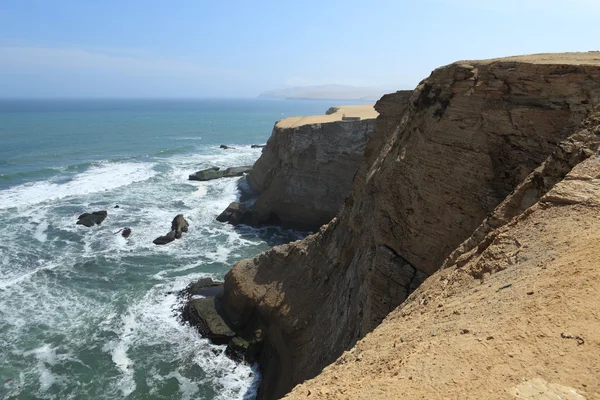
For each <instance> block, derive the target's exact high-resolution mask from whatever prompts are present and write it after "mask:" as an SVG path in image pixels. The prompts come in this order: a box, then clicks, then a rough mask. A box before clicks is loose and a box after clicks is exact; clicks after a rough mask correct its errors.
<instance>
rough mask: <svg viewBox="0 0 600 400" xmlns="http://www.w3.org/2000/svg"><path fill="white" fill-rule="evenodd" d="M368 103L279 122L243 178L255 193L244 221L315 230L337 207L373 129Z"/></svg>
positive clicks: (332, 214) (336, 108) (344, 195)
mask: <svg viewBox="0 0 600 400" xmlns="http://www.w3.org/2000/svg"><path fill="white" fill-rule="evenodd" d="M376 117H377V112H376V111H375V109H373V106H372V105H367V106H345V107H332V108H331V109H330V111H329V112H328V113H327V114H325V115H322V116H312V117H292V118H286V119H284V120H281V121H278V122H277V123H276V124H275V127H274V128H273V133H272V135H271V137H270V138H269V141H268V142H267V145H266V147H265V148H264V150H263V152H262V154H261V156H260V158H259V159H258V160H257V161H256V163H255V164H254V166H253V167H252V170H251V171H250V172H249V174H248V175H247V177H246V179H247V182H248V184H249V186H250V189H251V191H252V192H254V194H257V195H258V197H257V198H256V200H255V201H254V202H253V203H251V204H249V206H248V211H247V213H251V215H252V216H251V218H246V221H245V222H248V223H250V224H261V223H266V222H271V223H273V222H276V223H281V224H282V225H283V226H286V227H291V228H297V229H305V230H313V231H316V230H318V229H319V227H320V226H321V225H323V224H325V223H327V222H329V221H331V219H332V218H333V217H335V215H336V214H337V212H338V211H339V209H340V207H341V205H342V203H343V201H344V199H345V198H346V195H347V194H348V190H349V188H350V183H351V182H352V178H353V177H354V174H355V173H356V171H357V170H358V168H359V167H360V165H361V162H362V157H363V153H364V149H365V144H366V142H367V137H368V136H369V135H370V134H371V133H372V131H373V128H374V127H375V118H376Z"/></svg>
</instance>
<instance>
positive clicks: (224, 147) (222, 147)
mask: <svg viewBox="0 0 600 400" xmlns="http://www.w3.org/2000/svg"><path fill="white" fill-rule="evenodd" d="M219 148H220V149H223V150H229V149H235V147H231V146H226V145H224V144H222V145H220V146H219Z"/></svg>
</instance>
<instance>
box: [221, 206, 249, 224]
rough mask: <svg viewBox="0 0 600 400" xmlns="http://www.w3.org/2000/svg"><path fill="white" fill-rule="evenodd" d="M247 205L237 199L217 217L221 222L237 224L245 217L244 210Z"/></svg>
mask: <svg viewBox="0 0 600 400" xmlns="http://www.w3.org/2000/svg"><path fill="white" fill-rule="evenodd" d="M245 209H246V207H245V206H244V204H240V203H238V202H236V201H234V202H233V203H231V204H229V206H227V208H226V209H225V211H223V212H222V213H221V214H219V216H218V217H217V221H219V222H229V223H230V224H232V225H237V224H239V223H240V221H241V220H242V218H243V217H244V211H245Z"/></svg>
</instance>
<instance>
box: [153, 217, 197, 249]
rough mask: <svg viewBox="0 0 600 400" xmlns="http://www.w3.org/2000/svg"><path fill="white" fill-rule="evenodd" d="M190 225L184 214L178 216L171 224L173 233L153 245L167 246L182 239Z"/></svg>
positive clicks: (157, 239)
mask: <svg viewBox="0 0 600 400" xmlns="http://www.w3.org/2000/svg"><path fill="white" fill-rule="evenodd" d="M189 226H190V225H189V224H188V222H187V221H186V220H185V218H184V217H183V214H178V215H177V216H176V217H175V218H173V222H171V231H170V232H169V233H167V234H166V235H164V236H159V237H157V238H156V239H154V241H153V242H152V243H154V244H167V243H171V242H172V241H173V240H175V239H180V238H181V235H182V234H183V232H187V231H188V227H189Z"/></svg>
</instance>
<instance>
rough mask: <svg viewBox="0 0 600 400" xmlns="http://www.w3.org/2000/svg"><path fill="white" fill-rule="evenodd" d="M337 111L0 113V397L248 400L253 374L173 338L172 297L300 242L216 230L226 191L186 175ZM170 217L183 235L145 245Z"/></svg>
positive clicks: (187, 337) (116, 103) (140, 104)
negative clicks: (87, 217)
mask: <svg viewBox="0 0 600 400" xmlns="http://www.w3.org/2000/svg"><path fill="white" fill-rule="evenodd" d="M337 103H339V102H331V101H277V100H259V99H246V100H224V99H219V100H208V99H206V100H0V227H1V229H0V348H1V352H0V398H2V399H61V400H62V399H119V398H128V399H251V398H253V397H254V393H255V390H256V387H257V385H258V383H259V374H258V370H257V367H256V366H247V365H240V364H236V363H234V362H233V361H231V360H229V359H228V358H227V357H226V356H225V355H224V350H225V348H224V346H215V345H212V344H210V343H209V342H208V341H207V340H206V339H203V338H201V337H200V336H199V335H198V333H197V331H196V330H195V329H194V328H192V327H189V326H185V325H182V324H181V323H180V322H179V320H178V314H177V312H176V308H177V305H178V304H177V291H178V290H181V289H182V288H184V287H185V286H186V285H187V284H189V283H190V282H192V281H193V280H195V279H198V278H202V277H212V278H215V279H222V278H223V277H224V275H225V273H226V272H227V271H228V270H229V269H230V268H231V266H232V265H233V264H234V263H235V262H236V261H237V260H240V259H243V258H248V257H252V256H254V255H256V254H258V253H260V252H262V251H264V250H266V249H268V248H269V247H271V246H273V245H276V244H280V243H285V242H289V241H292V240H297V239H299V238H301V237H302V236H303V233H301V232H294V231H288V230H283V229H280V228H276V227H263V228H250V227H233V226H230V225H226V224H221V223H219V222H217V221H215V217H216V216H217V215H218V214H219V213H220V212H221V211H222V210H223V209H224V208H225V207H226V206H227V205H228V204H229V203H230V202H231V201H234V200H235V199H236V196H237V195H238V194H237V190H236V181H237V178H227V179H220V180H215V181H210V182H192V181H188V180H187V177H188V175H189V174H190V173H193V172H195V171H197V170H200V169H203V168H208V167H212V166H219V167H229V166H240V165H249V164H252V163H253V162H254V161H255V160H256V159H257V158H258V157H259V156H260V152H261V149H252V148H251V145H252V144H264V143H266V141H267V139H268V138H269V136H270V134H271V130H272V127H273V123H274V122H275V121H276V120H278V119H281V118H285V117H288V116H293V115H314V114H322V113H324V112H325V111H326V110H327V109H328V108H329V107H330V106H332V105H336V104H337ZM221 144H226V145H228V146H231V147H234V149H229V150H223V149H220V148H219V145H221ZM117 205H118V208H115V206H117ZM98 210H107V211H108V217H107V219H106V220H105V221H104V222H103V223H102V225H100V226H94V227H92V228H86V227H83V226H81V225H76V224H75V222H76V221H77V216H78V215H79V214H81V213H84V212H91V211H98ZM179 213H182V214H184V216H185V218H186V219H187V220H188V222H189V224H190V230H189V232H188V233H187V234H184V236H183V238H182V239H180V240H177V241H175V242H173V243H170V244H168V245H165V246H156V245H154V244H153V243H152V240H153V239H155V238H156V237H158V236H161V235H164V234H166V233H167V232H168V231H169V229H170V224H171V220H172V219H173V217H174V216H175V215H177V214H179ZM124 227H130V228H131V229H132V234H131V236H130V237H129V238H128V239H125V238H123V237H122V236H121V235H120V234H118V233H117V232H118V231H119V230H120V229H121V228H124Z"/></svg>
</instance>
